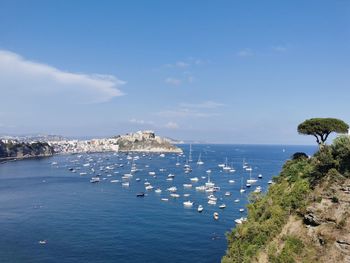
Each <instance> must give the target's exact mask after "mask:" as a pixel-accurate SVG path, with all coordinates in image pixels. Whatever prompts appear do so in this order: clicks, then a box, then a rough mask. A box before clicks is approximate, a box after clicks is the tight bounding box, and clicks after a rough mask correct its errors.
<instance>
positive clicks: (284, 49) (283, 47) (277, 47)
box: [272, 46, 287, 52]
mask: <svg viewBox="0 0 350 263" xmlns="http://www.w3.org/2000/svg"><path fill="white" fill-rule="evenodd" d="M272 50H274V51H276V52H286V51H287V47H285V46H274V47H272Z"/></svg>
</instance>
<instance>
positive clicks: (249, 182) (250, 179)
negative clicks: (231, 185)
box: [247, 170, 258, 184]
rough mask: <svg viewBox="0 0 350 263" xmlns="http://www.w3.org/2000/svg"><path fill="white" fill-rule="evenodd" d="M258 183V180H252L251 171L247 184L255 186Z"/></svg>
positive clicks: (250, 171)
mask: <svg viewBox="0 0 350 263" xmlns="http://www.w3.org/2000/svg"><path fill="white" fill-rule="evenodd" d="M257 181H258V180H256V179H252V170H249V179H248V180H247V184H254V183H256V182H257Z"/></svg>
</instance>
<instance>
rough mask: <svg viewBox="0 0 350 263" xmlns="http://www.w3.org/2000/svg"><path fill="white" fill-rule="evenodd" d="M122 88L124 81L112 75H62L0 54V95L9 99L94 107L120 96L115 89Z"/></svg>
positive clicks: (70, 73) (26, 61) (38, 64)
mask: <svg viewBox="0 0 350 263" xmlns="http://www.w3.org/2000/svg"><path fill="white" fill-rule="evenodd" d="M123 84H125V82H124V81H121V80H119V79H118V78H117V77H115V76H113V75H102V74H83V73H72V72H67V71H62V70H60V69H57V68H55V67H53V66H50V65H46V64H43V63H38V62H34V61H30V60H27V59H25V58H23V57H21V56H20V55H18V54H16V53H13V52H10V51H7V50H0V87H1V89H2V90H1V92H2V93H3V94H8V95H9V96H10V95H12V96H13V94H16V95H18V96H21V97H26V99H27V100H29V99H31V98H36V99H40V98H51V99H53V100H54V99H56V100H57V99H63V98H64V101H71V102H75V103H98V102H105V101H109V100H111V99H112V98H114V97H118V96H122V95H123V93H122V92H121V91H120V89H119V88H120V86H122V85H123ZM3 89H6V90H3ZM11 92H12V93H11Z"/></svg>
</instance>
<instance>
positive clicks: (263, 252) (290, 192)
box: [222, 136, 350, 263]
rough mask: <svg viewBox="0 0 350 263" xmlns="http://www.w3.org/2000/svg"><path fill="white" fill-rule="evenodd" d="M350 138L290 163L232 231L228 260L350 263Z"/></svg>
mask: <svg viewBox="0 0 350 263" xmlns="http://www.w3.org/2000/svg"><path fill="white" fill-rule="evenodd" d="M349 160H350V137H349V136H342V137H338V138H337V139H336V140H335V141H334V143H333V145H331V146H326V147H323V148H322V149H320V150H319V152H317V153H316V154H315V155H314V156H313V157H311V158H307V157H305V155H302V154H300V153H298V154H295V155H294V158H293V159H292V160H290V161H288V162H287V163H286V164H285V165H284V167H283V170H282V171H281V173H280V175H279V176H278V177H275V178H274V182H275V183H274V185H272V186H271V187H270V188H269V191H268V192H267V193H266V194H265V195H255V196H252V197H251V199H252V200H253V202H252V203H251V204H250V205H249V206H248V220H247V222H245V223H243V224H242V225H239V226H237V227H236V228H235V229H234V230H233V231H232V233H230V234H228V250H227V252H226V255H225V256H224V258H223V259H222V261H223V262H276V263H277V262H281V263H282V262H313V261H314V262H350V162H349Z"/></svg>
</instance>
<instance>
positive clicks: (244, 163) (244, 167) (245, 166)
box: [242, 159, 248, 169]
mask: <svg viewBox="0 0 350 263" xmlns="http://www.w3.org/2000/svg"><path fill="white" fill-rule="evenodd" d="M247 167H248V163H247V162H246V161H245V159H243V164H242V168H243V169H246V168H247Z"/></svg>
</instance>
